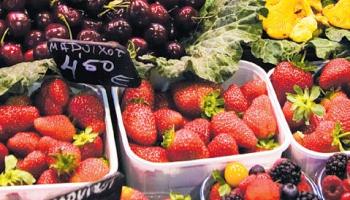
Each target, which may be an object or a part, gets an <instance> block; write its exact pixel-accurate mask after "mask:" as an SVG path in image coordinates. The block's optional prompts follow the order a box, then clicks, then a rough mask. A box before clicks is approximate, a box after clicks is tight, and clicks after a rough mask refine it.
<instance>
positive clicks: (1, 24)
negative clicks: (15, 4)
mask: <svg viewBox="0 0 350 200" xmlns="http://www.w3.org/2000/svg"><path fill="white" fill-rule="evenodd" d="M6 29H7V26H6V22H5V21H4V20H2V19H0V37H1V36H2V35H3V34H4V33H5V31H6Z"/></svg>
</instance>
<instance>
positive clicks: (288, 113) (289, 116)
mask: <svg viewBox="0 0 350 200" xmlns="http://www.w3.org/2000/svg"><path fill="white" fill-rule="evenodd" d="M292 105H293V104H292V103H291V102H290V101H286V102H285V103H284V106H283V108H282V110H283V114H284V117H285V118H286V120H287V123H288V125H289V128H290V129H292V130H297V129H298V128H299V127H301V126H302V125H303V124H305V122H304V120H299V121H297V122H296V121H294V120H293V115H294V111H293V110H292Z"/></svg>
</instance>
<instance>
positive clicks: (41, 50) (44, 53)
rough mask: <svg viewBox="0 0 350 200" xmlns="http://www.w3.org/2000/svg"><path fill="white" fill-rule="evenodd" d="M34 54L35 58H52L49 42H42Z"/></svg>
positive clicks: (34, 50)
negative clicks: (48, 46)
mask: <svg viewBox="0 0 350 200" xmlns="http://www.w3.org/2000/svg"><path fill="white" fill-rule="evenodd" d="M33 56H34V59H35V60H40V59H46V58H50V52H49V49H48V48H47V43H46V42H42V43H40V44H39V45H37V46H36V47H35V48H34V49H33Z"/></svg>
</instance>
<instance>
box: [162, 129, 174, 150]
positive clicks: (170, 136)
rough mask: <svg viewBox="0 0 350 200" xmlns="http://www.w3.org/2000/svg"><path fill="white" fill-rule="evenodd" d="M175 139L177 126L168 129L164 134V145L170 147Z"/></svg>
mask: <svg viewBox="0 0 350 200" xmlns="http://www.w3.org/2000/svg"><path fill="white" fill-rule="evenodd" d="M174 139H175V128H172V129H169V130H166V131H165V132H164V135H163V142H162V144H161V145H162V147H164V148H166V149H167V148H169V147H170V146H171V144H172V143H173V141H174Z"/></svg>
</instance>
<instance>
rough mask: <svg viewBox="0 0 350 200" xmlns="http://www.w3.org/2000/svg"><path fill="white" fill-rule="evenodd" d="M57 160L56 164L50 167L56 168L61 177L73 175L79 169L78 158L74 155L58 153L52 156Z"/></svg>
mask: <svg viewBox="0 0 350 200" xmlns="http://www.w3.org/2000/svg"><path fill="white" fill-rule="evenodd" d="M52 157H53V158H54V159H55V161H56V162H55V163H54V164H52V165H51V166H50V168H54V169H56V170H57V173H58V175H59V176H61V175H66V174H72V173H73V172H74V171H75V168H76V167H77V163H76V158H75V156H74V155H73V154H62V153H58V154H55V155H52Z"/></svg>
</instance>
